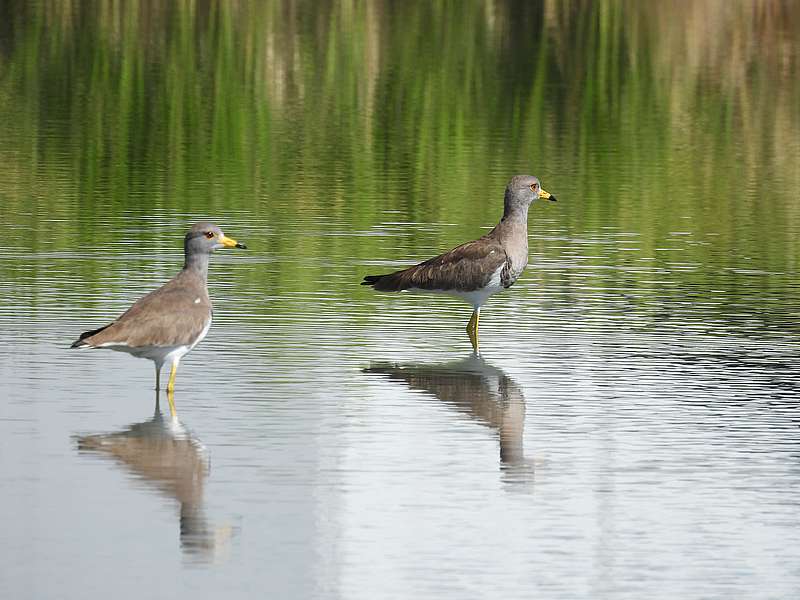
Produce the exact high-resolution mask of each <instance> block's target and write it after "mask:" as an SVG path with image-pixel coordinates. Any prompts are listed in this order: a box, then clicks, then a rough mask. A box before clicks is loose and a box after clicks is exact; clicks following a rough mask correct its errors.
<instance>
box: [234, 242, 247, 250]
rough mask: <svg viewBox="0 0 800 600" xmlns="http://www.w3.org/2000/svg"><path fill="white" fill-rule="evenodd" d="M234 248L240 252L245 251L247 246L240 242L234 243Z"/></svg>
mask: <svg viewBox="0 0 800 600" xmlns="http://www.w3.org/2000/svg"><path fill="white" fill-rule="evenodd" d="M236 247H237V248H241V249H242V250H247V246H246V245H244V244H243V243H242V242H236Z"/></svg>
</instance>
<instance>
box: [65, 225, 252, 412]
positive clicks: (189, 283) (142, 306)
mask: <svg viewBox="0 0 800 600" xmlns="http://www.w3.org/2000/svg"><path fill="white" fill-rule="evenodd" d="M246 247H247V246H245V245H244V244H240V243H239V242H237V241H236V240H233V239H231V238H229V237H226V236H225V234H224V233H222V230H221V229H220V228H219V227H217V226H216V225H212V224H211V223H198V224H197V225H194V226H193V227H192V228H191V229H190V230H189V233H187V234H186V237H185V238H184V241H183V248H184V255H185V263H184V265H183V269H181V270H180V272H179V273H178V274H177V275H175V277H173V278H172V279H170V280H169V281H168V282H167V283H165V284H164V285H162V286H161V287H160V288H158V289H157V290H154V291H152V292H150V293H149V294H147V295H146V296H144V297H143V298H140V299H139V300H137V301H136V303H135V304H134V305H133V306H131V307H130V308H129V309H128V310H127V311H125V312H124V313H123V314H122V316H120V317H119V318H118V319H117V320H115V321H114V322H113V323H111V324H109V325H106V326H105V327H100V328H99V329H93V330H91V331H87V332H85V333H82V334H81V335H80V337H79V338H78V340H77V341H75V342H74V343H73V344H72V348H108V349H109V350H117V351H119V352H127V353H128V354H132V355H133V356H136V357H138V358H149V359H150V360H152V361H153V363H154V364H155V367H156V390H158V389H160V387H161V386H160V379H161V367H162V366H164V364H165V363H167V364H169V365H170V375H169V382H168V383H167V397H168V398H169V405H170V410H171V412H172V414H173V416H174V415H175V403H174V401H173V398H172V394H173V391H174V389H175V374H176V373H177V371H178V364H179V363H180V360H181V358H182V357H183V356H184V355H185V354H186V353H187V352H189V351H190V350H191V349H192V348H194V347H195V346H196V345H197V344H199V343H200V340H202V339H203V338H204V337H205V336H206V334H207V333H208V329H209V327H211V315H212V310H211V300H210V299H209V297H208V289H207V287H206V283H207V279H208V258H209V256H210V255H211V253H212V252H213V251H214V250H216V249H218V248H246Z"/></svg>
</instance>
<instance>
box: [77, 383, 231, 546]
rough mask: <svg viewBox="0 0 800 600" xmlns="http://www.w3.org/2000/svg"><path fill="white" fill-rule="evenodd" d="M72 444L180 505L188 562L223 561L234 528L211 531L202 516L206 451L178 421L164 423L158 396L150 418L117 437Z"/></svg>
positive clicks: (79, 439)
mask: <svg viewBox="0 0 800 600" xmlns="http://www.w3.org/2000/svg"><path fill="white" fill-rule="evenodd" d="M76 441H77V447H78V450H79V451H80V452H86V453H96V454H98V455H105V456H110V457H112V458H114V459H115V460H116V461H117V463H118V464H120V465H121V466H123V467H125V468H127V469H128V470H129V471H130V472H131V473H132V474H133V475H134V476H135V477H136V478H137V479H138V480H140V481H144V482H146V483H147V484H149V485H152V486H153V487H155V488H156V489H158V490H159V491H161V492H162V493H163V494H165V495H166V496H168V497H170V498H173V499H175V500H177V501H178V503H179V504H180V512H179V524H180V541H181V548H182V549H183V551H184V552H185V553H186V555H187V556H188V557H190V558H192V559H193V560H198V561H200V562H216V561H217V560H218V559H219V558H220V557H221V556H224V554H225V551H226V550H227V548H228V542H229V540H230V538H231V535H232V529H231V527H229V526H224V527H213V526H212V524H211V523H209V520H208V518H207V517H206V514H205V506H204V498H203V496H204V488H205V481H206V478H207V477H208V474H209V471H210V462H209V457H208V452H207V451H206V448H205V447H204V446H203V444H202V443H200V441H199V440H198V439H197V438H196V437H194V436H193V435H192V433H191V432H190V431H189V430H188V429H187V428H186V427H185V426H184V425H183V424H182V423H181V422H180V421H179V420H178V419H177V417H168V418H164V416H163V415H162V414H161V409H160V405H159V399H158V395H156V408H155V414H154V415H153V418H152V419H148V420H147V421H143V422H141V423H133V424H131V425H130V426H129V427H127V428H126V429H123V430H122V431H118V432H113V433H98V434H90V435H83V436H77V437H76Z"/></svg>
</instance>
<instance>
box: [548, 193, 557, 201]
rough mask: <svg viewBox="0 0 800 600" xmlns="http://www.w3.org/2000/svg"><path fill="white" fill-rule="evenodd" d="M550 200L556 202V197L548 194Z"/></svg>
mask: <svg viewBox="0 0 800 600" xmlns="http://www.w3.org/2000/svg"><path fill="white" fill-rule="evenodd" d="M550 202H558V199H557V198H556V197H555V196H553V194H550Z"/></svg>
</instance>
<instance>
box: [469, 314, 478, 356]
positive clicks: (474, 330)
mask: <svg viewBox="0 0 800 600" xmlns="http://www.w3.org/2000/svg"><path fill="white" fill-rule="evenodd" d="M480 318H481V309H480V307H478V308H476V309H475V310H474V311H472V316H471V317H470V319H469V323H467V335H469V341H470V342H471V343H472V350H473V351H475V352H477V351H478V321H480Z"/></svg>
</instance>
